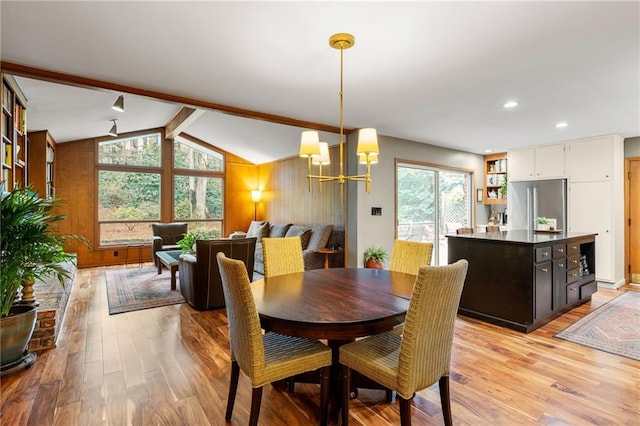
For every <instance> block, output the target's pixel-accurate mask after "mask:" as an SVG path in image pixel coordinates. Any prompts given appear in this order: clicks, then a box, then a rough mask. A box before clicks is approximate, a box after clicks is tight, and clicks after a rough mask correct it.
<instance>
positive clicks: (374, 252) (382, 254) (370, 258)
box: [364, 246, 389, 269]
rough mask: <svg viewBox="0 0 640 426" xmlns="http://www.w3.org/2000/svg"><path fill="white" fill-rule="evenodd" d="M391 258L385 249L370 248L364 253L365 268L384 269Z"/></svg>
mask: <svg viewBox="0 0 640 426" xmlns="http://www.w3.org/2000/svg"><path fill="white" fill-rule="evenodd" d="M388 258H389V253H387V251H386V250H385V249H384V248H383V247H373V246H372V247H369V248H368V249H366V250H365V252H364V267H365V268H370V269H382V268H383V267H384V262H385V261H386V260H387V259H388Z"/></svg>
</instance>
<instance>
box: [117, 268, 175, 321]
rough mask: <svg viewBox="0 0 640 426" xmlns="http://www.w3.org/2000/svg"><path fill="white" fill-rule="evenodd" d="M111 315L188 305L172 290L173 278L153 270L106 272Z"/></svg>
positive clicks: (135, 269) (164, 272)
mask: <svg viewBox="0 0 640 426" xmlns="http://www.w3.org/2000/svg"><path fill="white" fill-rule="evenodd" d="M105 278H106V282H107V300H108V303H109V315H113V314H121V313H123V312H130V311H137V310H140V309H149V308H157V307H158V306H166V305H175V304H177V303H184V302H185V300H184V297H182V294H181V293H180V288H179V287H178V290H177V291H176V290H171V274H170V272H169V271H167V270H163V272H162V274H160V275H158V269H157V268H156V267H155V266H153V267H143V268H140V269H138V268H130V269H118V270H110V271H106V272H105Z"/></svg>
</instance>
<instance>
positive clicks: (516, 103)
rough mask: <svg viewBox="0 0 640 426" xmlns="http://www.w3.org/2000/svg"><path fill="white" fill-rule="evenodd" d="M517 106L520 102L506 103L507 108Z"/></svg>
mask: <svg viewBox="0 0 640 426" xmlns="http://www.w3.org/2000/svg"><path fill="white" fill-rule="evenodd" d="M517 106H518V102H516V101H509V102H506V103H505V104H504V107H505V108H515V107H517Z"/></svg>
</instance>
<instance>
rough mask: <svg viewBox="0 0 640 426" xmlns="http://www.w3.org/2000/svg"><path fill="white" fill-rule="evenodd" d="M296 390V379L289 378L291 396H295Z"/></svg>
mask: <svg viewBox="0 0 640 426" xmlns="http://www.w3.org/2000/svg"><path fill="white" fill-rule="evenodd" d="M295 388H296V379H295V378H294V377H289V379H287V389H288V391H289V395H293V392H294V391H295Z"/></svg>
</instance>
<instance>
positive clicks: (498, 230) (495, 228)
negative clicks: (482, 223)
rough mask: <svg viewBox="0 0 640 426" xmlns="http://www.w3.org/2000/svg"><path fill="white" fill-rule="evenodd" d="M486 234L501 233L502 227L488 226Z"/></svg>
mask: <svg viewBox="0 0 640 426" xmlns="http://www.w3.org/2000/svg"><path fill="white" fill-rule="evenodd" d="M486 232H500V227H499V226H498V225H487V231H486Z"/></svg>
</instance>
